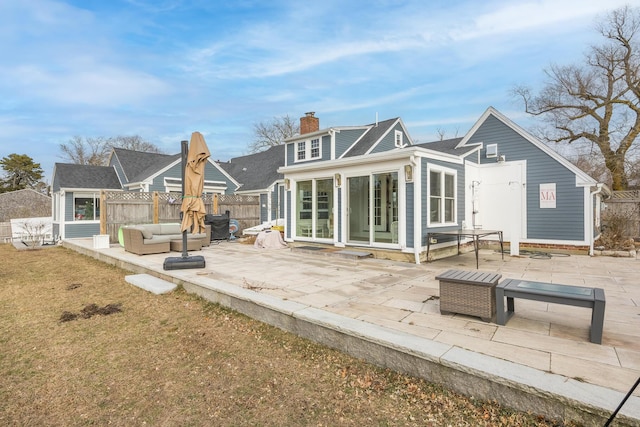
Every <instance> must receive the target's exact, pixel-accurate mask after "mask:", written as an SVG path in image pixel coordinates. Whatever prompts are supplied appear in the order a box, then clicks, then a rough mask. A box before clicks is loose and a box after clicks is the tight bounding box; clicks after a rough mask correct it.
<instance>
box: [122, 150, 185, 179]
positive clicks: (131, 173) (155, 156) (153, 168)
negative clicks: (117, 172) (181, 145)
mask: <svg viewBox="0 0 640 427" xmlns="http://www.w3.org/2000/svg"><path fill="white" fill-rule="evenodd" d="M113 155H114V156H115V157H116V158H117V160H118V162H119V163H120V166H122V170H123V172H124V174H125V177H126V179H127V183H130V182H139V181H142V180H144V179H146V178H148V177H149V176H151V175H153V174H155V173H156V172H158V171H159V170H161V169H163V168H164V167H165V166H168V165H170V164H171V163H173V162H174V161H176V160H179V159H180V156H181V155H180V153H178V154H159V153H145V152H143V151H134V150H126V149H124V148H114V149H113Z"/></svg>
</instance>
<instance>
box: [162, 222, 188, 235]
mask: <svg viewBox="0 0 640 427" xmlns="http://www.w3.org/2000/svg"><path fill="white" fill-rule="evenodd" d="M158 225H159V226H160V231H159V234H180V233H182V230H180V227H181V225H180V224H177V223H176V224H174V223H169V224H158Z"/></svg>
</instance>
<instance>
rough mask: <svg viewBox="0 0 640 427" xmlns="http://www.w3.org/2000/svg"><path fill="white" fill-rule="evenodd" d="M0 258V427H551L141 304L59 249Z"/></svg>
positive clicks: (335, 356)
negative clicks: (83, 426) (230, 426)
mask: <svg viewBox="0 0 640 427" xmlns="http://www.w3.org/2000/svg"><path fill="white" fill-rule="evenodd" d="M0 259H2V260H3V262H2V265H1V266H0V313H1V315H0V332H1V333H0V378H2V381H0V425H21V426H22V425H33V426H35V425H50V426H71V425H108V424H109V425H126V426H130V425H143V424H145V425H166V426H183V425H234V426H243V425H260V426H300V425H314V426H336V425H345V426H347V425H353V426H363V425H368V426H369V425H377V426H396V425H397V426H411V425H415V426H442V425H452V426H549V425H559V424H554V423H552V422H548V421H545V420H544V419H542V418H540V417H536V416H534V415H530V414H524V413H517V412H511V411H507V410H504V409H502V408H501V407H500V406H499V405H498V404H496V403H495V402H483V401H476V400H474V399H469V398H466V397H463V396H460V395H457V394H455V393H452V392H450V391H447V390H445V389H442V388H441V387H438V386H434V385H432V384H429V383H427V382H425V381H422V380H419V379H416V378H412V377H407V376H403V375H399V374H397V373H394V372H392V371H389V370H384V369H379V368H376V367H374V366H372V365H370V364H367V363H364V362H362V361H360V360H357V359H354V358H352V357H349V356H346V355H344V354H342V353H339V352H337V351H333V350H331V349H327V348H325V347H322V346H320V345H317V344H314V343H312V342H309V341H307V340H304V339H301V338H299V337H296V336H293V335H291V334H288V333H285V332H283V331H280V330H278V329H276V328H273V327H270V326H268V325H265V324H262V323H260V322H257V321H254V320H252V319H249V318H247V317H245V316H242V315H239V314H237V313H234V312H231V311H229V310H226V309H224V308H221V307H219V306H216V305H213V304H210V303H207V302H205V301H203V300H201V299H199V298H197V297H195V296H192V295H188V294H186V293H184V292H183V291H180V290H178V291H176V292H173V293H171V294H167V295H161V296H158V295H154V294H151V293H149V292H146V291H144V290H141V289H139V288H136V287H134V286H131V285H130V284H128V283H127V282H125V280H124V276H125V275H127V274H129V273H128V272H126V271H123V270H120V269H118V268H115V267H112V266H108V265H105V264H103V263H100V262H98V261H96V260H94V259H91V258H88V257H85V256H82V255H79V254H77V253H75V252H72V251H70V250H67V249H64V248H60V247H57V248H50V249H41V250H31V251H17V250H15V249H14V248H13V246H11V245H6V244H5V245H0ZM65 313H67V314H65ZM66 317H73V319H68V321H65V318H66Z"/></svg>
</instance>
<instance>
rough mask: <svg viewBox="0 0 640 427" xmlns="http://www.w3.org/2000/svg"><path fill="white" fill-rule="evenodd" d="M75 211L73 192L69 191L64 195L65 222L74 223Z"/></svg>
mask: <svg viewBox="0 0 640 427" xmlns="http://www.w3.org/2000/svg"><path fill="white" fill-rule="evenodd" d="M74 216H75V211H74V209H73V192H71V191H69V192H67V193H66V194H65V195H64V218H61V219H62V220H64V221H73V220H74Z"/></svg>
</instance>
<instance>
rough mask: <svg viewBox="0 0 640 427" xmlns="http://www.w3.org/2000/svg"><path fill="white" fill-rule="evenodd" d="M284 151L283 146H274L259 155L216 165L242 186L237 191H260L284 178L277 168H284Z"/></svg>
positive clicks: (236, 158)
mask: <svg viewBox="0 0 640 427" xmlns="http://www.w3.org/2000/svg"><path fill="white" fill-rule="evenodd" d="M284 150H285V146H284V145H276V146H274V147H271V148H269V149H268V150H265V151H261V152H259V153H255V154H249V155H247V156H242V157H235V158H233V159H231V160H229V161H228V162H219V163H218V165H219V166H220V167H221V168H222V169H224V170H225V171H226V172H227V173H228V174H229V175H231V176H232V177H233V179H235V180H236V181H238V182H239V183H241V184H242V185H241V187H240V188H239V189H238V191H240V192H244V191H254V190H262V189H265V188H267V187H269V186H270V185H271V184H273V183H274V182H275V181H277V180H280V179H283V178H284V175H283V174H281V173H278V168H280V167H281V166H284Z"/></svg>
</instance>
